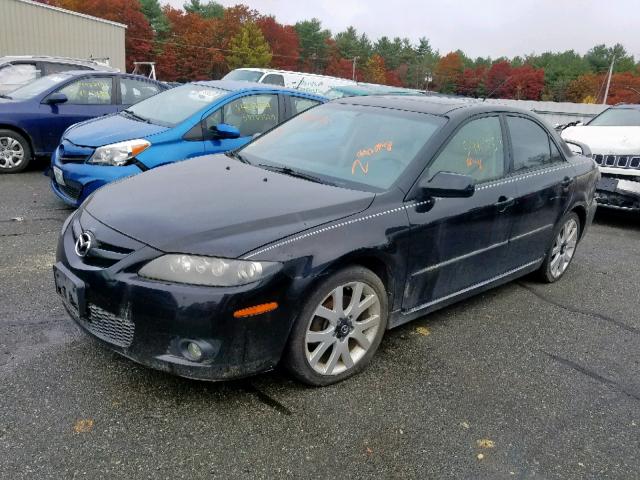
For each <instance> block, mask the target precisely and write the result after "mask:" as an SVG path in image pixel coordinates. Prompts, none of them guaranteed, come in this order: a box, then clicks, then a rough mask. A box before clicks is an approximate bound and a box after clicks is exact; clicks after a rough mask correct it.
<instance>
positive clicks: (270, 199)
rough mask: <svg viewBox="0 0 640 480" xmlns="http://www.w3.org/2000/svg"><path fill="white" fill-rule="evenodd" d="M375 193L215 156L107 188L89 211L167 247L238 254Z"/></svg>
mask: <svg viewBox="0 0 640 480" xmlns="http://www.w3.org/2000/svg"><path fill="white" fill-rule="evenodd" d="M374 197H375V194H373V193H370V192H362V191H357V190H349V189H346V188H339V187H334V186H330V185H324V184H320V183H315V182H311V181H308V180H304V179H301V178H295V177H291V176H288V175H284V174H280V173H275V172H270V171H267V170H264V169H261V168H258V167H254V166H252V165H248V164H244V163H241V162H239V161H237V160H233V159H231V158H229V157H226V156H225V155H208V156H204V157H199V158H195V159H192V160H187V161H183V162H178V163H175V164H171V165H167V166H163V167H159V168H157V169H153V170H150V171H148V172H146V173H144V174H141V175H137V176H135V177H132V178H129V179H127V180H125V181H122V182H116V183H113V184H110V185H107V186H105V187H103V188H101V189H99V190H98V191H96V193H95V194H94V195H93V197H91V199H90V200H89V202H88V203H87V204H86V205H85V208H86V210H87V212H88V213H89V214H91V215H92V216H93V217H95V218H96V219H97V220H99V221H100V222H102V223H104V224H105V225H107V226H109V227H111V228H113V229H115V230H117V231H119V232H120V233H123V234H125V235H127V236H129V237H131V238H134V239H136V240H138V241H140V242H143V243H146V244H147V245H150V246H152V247H154V248H157V249H159V250H162V251H165V252H178V253H190V254H200V255H215V256H220V257H226V258H237V257H240V256H242V255H243V254H245V253H247V252H249V251H251V250H254V249H256V248H259V247H261V246H263V245H266V244H269V243H271V242H274V241H276V240H279V239H281V238H284V237H287V236H289V235H293V234H295V233H298V232H301V231H303V230H306V229H309V228H313V227H316V226H318V225H321V224H323V223H326V222H330V221H333V220H337V219H339V218H343V217H346V216H349V215H353V214H355V213H358V212H361V211H362V210H364V209H366V208H367V207H368V206H369V205H370V204H371V202H372V201H373V198H374Z"/></svg>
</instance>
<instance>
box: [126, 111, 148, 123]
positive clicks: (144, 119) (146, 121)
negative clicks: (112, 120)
mask: <svg viewBox="0 0 640 480" xmlns="http://www.w3.org/2000/svg"><path fill="white" fill-rule="evenodd" d="M123 112H125V113H126V114H127V115H129V116H130V117H131V118H133V119H135V120H138V121H140V122H145V123H151V120H149V119H148V118H144V117H141V116H140V115H137V114H135V113H133V112H132V111H131V110H123Z"/></svg>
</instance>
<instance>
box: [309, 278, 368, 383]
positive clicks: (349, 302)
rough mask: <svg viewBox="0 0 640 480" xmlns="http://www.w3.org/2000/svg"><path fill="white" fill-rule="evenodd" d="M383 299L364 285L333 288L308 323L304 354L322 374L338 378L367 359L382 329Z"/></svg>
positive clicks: (353, 283)
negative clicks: (379, 330) (367, 354)
mask: <svg viewBox="0 0 640 480" xmlns="http://www.w3.org/2000/svg"><path fill="white" fill-rule="evenodd" d="M380 321H381V320H380V299H379V298H378V295H377V294H376V292H375V290H374V289H373V288H372V287H371V286H369V285H367V284H366V283H364V282H350V283H347V284H344V285H340V286H338V287H336V288H335V289H333V290H332V291H331V292H330V293H329V294H328V295H327V296H326V297H325V298H324V299H323V300H322V302H320V305H318V307H317V308H316V309H315V311H314V313H313V315H312V317H311V319H310V320H309V323H308V326H307V331H306V338H305V354H306V359H307V362H308V363H309V366H310V367H311V368H312V369H313V370H314V371H315V372H317V373H319V374H321V375H339V374H341V373H343V372H345V371H347V370H349V369H351V368H353V367H354V366H355V365H356V364H357V363H358V362H359V361H360V360H362V358H363V357H364V356H365V354H366V353H367V351H368V350H369V348H370V347H371V345H372V344H373V341H374V339H375V337H376V334H377V332H378V329H379V328H380Z"/></svg>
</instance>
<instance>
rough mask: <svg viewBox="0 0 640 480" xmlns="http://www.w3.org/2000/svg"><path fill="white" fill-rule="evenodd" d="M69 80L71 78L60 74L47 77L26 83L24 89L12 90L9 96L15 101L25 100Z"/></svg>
mask: <svg viewBox="0 0 640 480" xmlns="http://www.w3.org/2000/svg"><path fill="white" fill-rule="evenodd" d="M69 78H71V75H65V74H62V73H56V74H53V75H47V76H45V77H42V78H39V79H37V80H34V81H33V82H31V83H28V84H27V85H25V86H24V87H20V88H18V89H16V90H14V91H13V92H11V94H10V95H9V96H10V97H11V98H13V99H15V100H27V99H29V98H33V97H36V96H38V95H40V94H41V93H44V92H46V91H47V90H49V89H50V88H52V87H55V86H56V85H58V84H59V83H60V82H63V81H65V80H68V79H69Z"/></svg>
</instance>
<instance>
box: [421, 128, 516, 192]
mask: <svg viewBox="0 0 640 480" xmlns="http://www.w3.org/2000/svg"><path fill="white" fill-rule="evenodd" d="M438 172H452V173H461V174H464V175H469V176H471V177H473V178H475V179H476V181H477V182H485V181H487V180H493V179H495V178H499V177H502V176H503V175H504V148H503V144H502V128H501V127H500V119H499V118H498V117H484V118H479V119H477V120H472V121H470V122H469V123H467V124H466V125H464V126H463V127H462V128H461V129H460V130H458V132H457V133H456V134H455V135H454V136H453V138H452V139H451V140H450V141H449V143H448V144H447V145H446V147H444V150H442V151H441V152H440V154H439V155H438V157H437V158H436V159H435V161H434V162H433V163H432V164H431V166H430V167H429V176H430V177H432V176H433V175H435V174H436V173H438Z"/></svg>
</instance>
